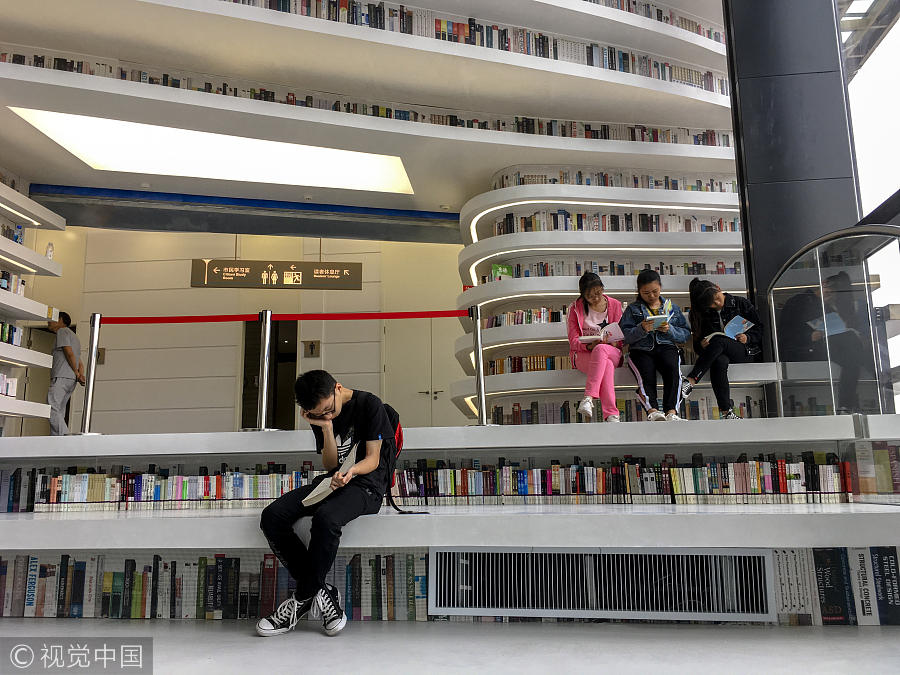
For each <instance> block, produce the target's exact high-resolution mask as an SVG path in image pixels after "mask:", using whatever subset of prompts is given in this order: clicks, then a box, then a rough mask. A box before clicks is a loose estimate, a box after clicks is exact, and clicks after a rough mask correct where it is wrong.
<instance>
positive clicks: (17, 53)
mask: <svg viewBox="0 0 900 675" xmlns="http://www.w3.org/2000/svg"><path fill="white" fill-rule="evenodd" d="M56 54H63V55H62V56H57V55H56ZM0 63H13V64H16V65H23V66H31V67H37V68H48V69H52V70H60V71H64V72H74V73H79V74H82V75H93V76H97V77H107V78H113V79H120V80H128V81H131V82H139V83H142V84H148V85H156V86H163V87H172V88H176V89H187V90H191V91H197V92H202V93H208V94H215V95H220V96H233V97H238V98H246V99H252V100H256V101H263V102H267V103H278V104H283V105H291V106H300V107H305V108H316V109H319V110H328V111H332V112H343V113H347V114H353V115H364V116H368V117H381V118H385V119H395V120H400V121H404V122H414V123H422V124H434V125H438V126H452V127H462V128H467V129H481V130H488V131H501V132H511V133H523V134H531V135H542V136H555V137H569V138H584V139H593V140H617V141H629V142H648V143H680V144H688V145H714V146H722V147H731V135H730V132H728V131H722V130H714V129H688V128H674V127H657V126H646V125H640V124H622V123H618V124H616V123H610V122H604V121H597V120H594V121H591V120H564V119H551V118H539V117H531V116H524V115H501V114H498V113H492V112H476V111H461V110H449V109H447V108H446V107H442V106H429V105H426V104H417V107H416V108H413V107H410V106H409V104H397V103H391V102H387V101H372V100H359V99H360V97H359V96H355V95H353V94H332V93H326V92H312V93H303V92H302V91H301V93H297V91H298V90H301V87H299V86H298V87H292V86H290V85H282V84H275V83H268V82H258V81H257V82H250V81H245V80H242V79H240V78H235V77H229V76H225V75H211V74H208V73H192V72H189V71H174V70H171V69H166V68H161V67H155V66H146V65H140V64H133V63H129V62H127V61H118V60H115V59H104V60H97V59H96V58H95V57H88V56H81V55H72V54H70V53H62V52H48V51H47V50H45V49H43V48H39V47H27V46H22V45H0Z"/></svg>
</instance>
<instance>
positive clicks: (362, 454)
mask: <svg viewBox="0 0 900 675" xmlns="http://www.w3.org/2000/svg"><path fill="white" fill-rule="evenodd" d="M294 394H295V396H296V400H297V405H299V406H300V408H301V413H300V414H301V416H302V417H303V419H305V420H306V421H307V422H309V424H310V425H311V426H312V431H313V435H314V436H315V439H316V451H317V452H319V453H321V455H322V463H323V464H324V465H325V469H326V470H327V471H328V474H327V475H325V476H320V477H318V478H316V480H314V481H313V482H312V484H311V485H304V486H303V487H299V488H297V489H295V490H291V491H290V492H288V493H287V494H284V495H282V496H281V497H279V498H278V499H276V500H275V501H274V502H272V503H271V504H269V505H268V506H267V507H266V508H265V509H263V512H262V516H261V518H260V528H261V529H262V531H263V534H265V536H266V539H267V540H268V542H269V546H270V547H271V549H272V551H273V552H274V553H275V555H276V556H277V557H278V559H279V560H280V561H281V564H282V565H284V567H285V568H287V570H288V572H289V573H290V575H291V576H292V577H293V578H294V579H295V580H296V582H297V589H296V590H295V591H294V593H293V595H292V596H291V597H289V598H288V599H287V600H285V601H284V602H283V603H281V605H279V607H278V608H277V609H276V610H275V612H273V613H272V614H271V615H270V616H267V617H265V618H263V619H260V620H259V622H258V623H257V624H256V632H257V633H259V634H260V635H263V636H271V635H280V634H282V633H286V632H288V631H290V630H293V629H294V628H295V627H296V625H297V622H298V621H299V620H300V619H301V618H303V617H304V616H305V615H307V614H308V613H309V612H311V611H312V612H313V616H315V615H316V614H321V616H322V620H323V628H324V631H325V633H326V634H327V635H337V634H338V633H339V632H340V631H341V630H342V629H343V628H344V626H345V625H346V623H347V617H346V616H345V615H344V611H343V609H342V608H341V596H340V593H339V592H338V590H337V589H336V588H335V587H334V586H332V585H330V584H327V583H326V582H325V578H326V576H327V574H328V572H329V570H330V569H331V566H332V565H333V564H334V558H335V556H336V554H337V550H338V544H339V542H340V538H341V528H343V526H344V525H346V524H347V523H349V522H350V521H351V520H353V519H354V518H356V517H358V516H361V515H365V514H371V513H378V510H379V509H380V508H381V500H382V497H383V496H384V494H385V491H386V489H387V486H388V485H389V483H390V479H391V475H390V474H391V469H390V467H391V466H392V462H391V460H392V458H393V457H394V456H395V453H396V449H395V448H394V447H393V444H394V431H393V429H392V427H391V423H390V421H389V418H388V414H387V411H386V410H385V406H384V404H383V403H382V402H381V399H379V398H378V397H377V396H375V395H374V394H371V393H369V392H367V391H360V390H353V389H349V388H347V387H343V386H342V385H341V384H340V383H339V382H336V381H335V379H334V378H333V377H332V376H331V375H330V374H329V373H327V372H325V371H324V370H310V371H308V372H306V373H303V374H302V375H301V376H300V377H299V378H297V382H296V383H295V384H294ZM351 453H353V457H354V458H355V463H354V464H353V465H352V466H350V467H349V468H348V469H347V470H346V472H345V473H341V472H340V470H339V467H341V465H342V464H343V463H344V460H345V459H346V458H347V457H348V456H350V455H351ZM326 480H327V481H330V487H331V494H329V495H328V496H326V497H325V498H324V499H322V500H321V501H318V502H316V503H314V504H310V505H308V506H305V505H304V504H303V503H302V502H303V499H304V498H306V497H307V496H308V495H309V494H310V493H311V492H312V491H313V490H314V489H315V487H316V486H317V485H318V484H319V483H321V482H322V481H326ZM308 501H309V500H308ZM304 516H312V527H311V531H310V540H309V546H308V547H307V546H304V544H303V542H302V541H301V540H300V538H299V537H298V536H297V535H296V533H295V532H294V529H293V528H294V524H295V523H296V522H297V520H299V519H300V518H302V517H304Z"/></svg>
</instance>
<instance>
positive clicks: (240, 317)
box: [100, 314, 259, 325]
mask: <svg viewBox="0 0 900 675" xmlns="http://www.w3.org/2000/svg"><path fill="white" fill-rule="evenodd" d="M258 318H259V314H213V315H210V316H104V317H101V318H100V324H101V325H103V324H109V325H113V324H121V325H126V324H139V323H223V322H226V321H256V320H257V319H258Z"/></svg>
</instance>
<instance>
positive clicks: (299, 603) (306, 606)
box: [256, 595, 315, 637]
mask: <svg viewBox="0 0 900 675" xmlns="http://www.w3.org/2000/svg"><path fill="white" fill-rule="evenodd" d="M314 600H315V596H313V597H312V598H307V599H306V600H297V599H296V598H295V597H294V596H293V595H291V596H290V597H289V598H288V599H287V600H285V601H284V602H282V603H281V604H280V605H278V609H276V610H275V611H274V612H272V613H271V614H270V615H269V616H267V617H264V618H262V619H260V620H259V621H257V622H256V632H257V633H259V634H260V635H262V636H263V637H271V636H273V635H281V634H282V633H287V632H288V631H292V630H294V628H296V627H297V622H298V621H300V619H302V618H303V617H304V616H306V615H307V614H308V613H309V612H310V610H311V609H312V608H313V601H314Z"/></svg>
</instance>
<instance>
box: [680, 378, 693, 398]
mask: <svg viewBox="0 0 900 675" xmlns="http://www.w3.org/2000/svg"><path fill="white" fill-rule="evenodd" d="M692 391H694V385H693V384H691V381H690V380H689V379H687V378H686V377H682V378H681V398H690V395H691V392H692Z"/></svg>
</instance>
